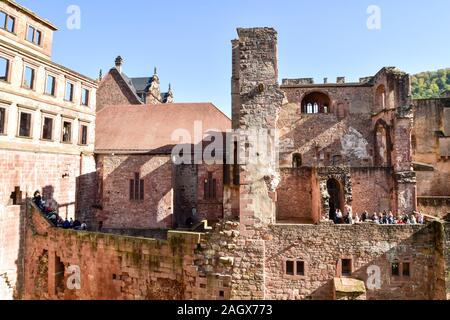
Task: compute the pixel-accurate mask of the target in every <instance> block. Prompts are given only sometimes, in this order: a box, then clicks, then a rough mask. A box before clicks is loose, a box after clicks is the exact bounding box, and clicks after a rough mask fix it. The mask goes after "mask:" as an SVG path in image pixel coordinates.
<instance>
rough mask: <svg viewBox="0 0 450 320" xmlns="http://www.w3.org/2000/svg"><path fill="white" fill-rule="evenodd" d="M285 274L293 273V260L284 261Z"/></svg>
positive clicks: (291, 274) (290, 274)
mask: <svg viewBox="0 0 450 320" xmlns="http://www.w3.org/2000/svg"><path fill="white" fill-rule="evenodd" d="M286 274H287V275H289V276H293V275H294V261H286Z"/></svg>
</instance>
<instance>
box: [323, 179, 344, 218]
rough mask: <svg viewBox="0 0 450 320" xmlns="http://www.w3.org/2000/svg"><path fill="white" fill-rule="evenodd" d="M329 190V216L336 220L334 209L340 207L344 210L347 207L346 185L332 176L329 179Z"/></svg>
mask: <svg viewBox="0 0 450 320" xmlns="http://www.w3.org/2000/svg"><path fill="white" fill-rule="evenodd" d="M327 191H328V199H329V200H328V206H329V208H330V211H329V216H330V219H331V220H334V218H335V216H333V211H334V212H335V210H337V209H340V210H341V211H342V212H344V211H345V210H344V208H345V204H346V203H345V194H344V187H343V186H342V183H341V182H340V181H339V180H337V179H336V178H330V179H328V180H327Z"/></svg>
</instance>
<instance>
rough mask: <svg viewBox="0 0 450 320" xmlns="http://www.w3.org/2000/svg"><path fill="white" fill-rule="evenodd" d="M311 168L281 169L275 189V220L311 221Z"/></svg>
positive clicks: (312, 210) (312, 220)
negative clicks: (279, 179) (279, 178)
mask: <svg viewBox="0 0 450 320" xmlns="http://www.w3.org/2000/svg"><path fill="white" fill-rule="evenodd" d="M311 179H312V176H311V170H310V169H308V168H301V169H283V170H282V171H281V182H280V184H279V185H278V189H277V222H280V223H282V222H292V223H312V222H314V219H313V212H314V209H313V203H312V200H313V196H312V193H313V186H312V184H311Z"/></svg>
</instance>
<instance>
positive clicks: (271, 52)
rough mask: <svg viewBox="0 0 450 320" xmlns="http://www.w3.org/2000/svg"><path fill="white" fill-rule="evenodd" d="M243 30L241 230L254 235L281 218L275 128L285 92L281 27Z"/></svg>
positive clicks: (236, 82) (237, 100) (238, 80)
mask: <svg viewBox="0 0 450 320" xmlns="http://www.w3.org/2000/svg"><path fill="white" fill-rule="evenodd" d="M238 35H239V40H236V41H233V48H234V49H233V53H234V54H236V53H237V52H238V54H239V56H238V59H239V60H238V61H234V63H233V65H234V68H233V70H234V72H233V90H236V89H238V88H239V96H237V95H234V96H233V117H234V119H233V125H234V129H239V132H240V141H241V143H240V147H239V153H240V154H239V158H240V200H239V201H240V208H239V209H240V220H241V228H242V230H241V231H242V232H243V234H245V235H246V236H249V237H250V236H252V231H251V230H252V228H253V227H255V226H256V227H257V226H264V225H267V224H270V223H274V222H275V218H276V206H275V202H276V188H277V186H278V183H279V174H278V163H277V158H278V157H276V156H275V155H276V153H277V143H276V130H275V129H276V124H277V119H278V114H279V111H280V108H281V105H282V102H283V98H284V94H283V92H282V91H281V90H280V89H279V85H278V66H277V33H276V31H275V30H274V29H271V28H253V29H238ZM237 46H238V47H237ZM235 59H236V57H235ZM244 155H245V157H244ZM244 158H245V159H244ZM243 160H245V161H243Z"/></svg>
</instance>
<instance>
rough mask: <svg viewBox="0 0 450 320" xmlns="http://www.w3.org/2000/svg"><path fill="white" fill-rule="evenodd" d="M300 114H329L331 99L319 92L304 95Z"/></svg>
mask: <svg viewBox="0 0 450 320" xmlns="http://www.w3.org/2000/svg"><path fill="white" fill-rule="evenodd" d="M301 108H302V113H305V114H317V113H329V112H330V108H331V99H330V97H329V96H328V94H326V93H324V92H320V91H313V92H309V93H307V94H305V96H304V97H303V99H302V103H301Z"/></svg>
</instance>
